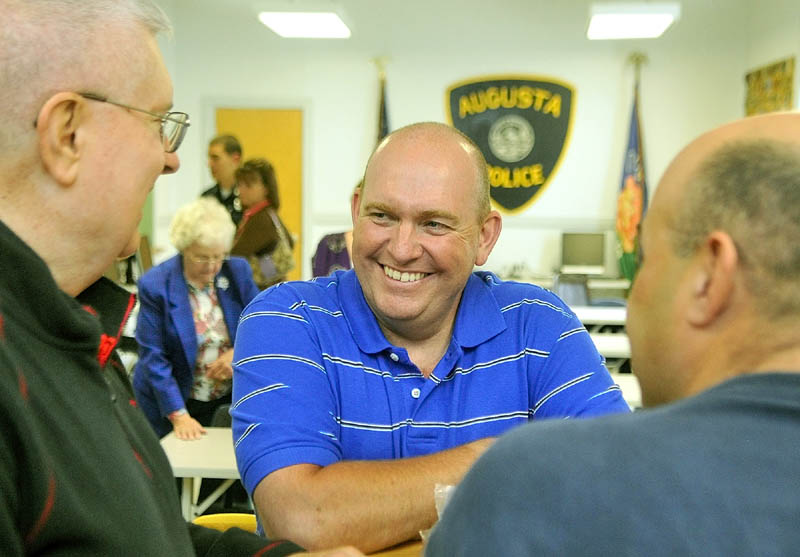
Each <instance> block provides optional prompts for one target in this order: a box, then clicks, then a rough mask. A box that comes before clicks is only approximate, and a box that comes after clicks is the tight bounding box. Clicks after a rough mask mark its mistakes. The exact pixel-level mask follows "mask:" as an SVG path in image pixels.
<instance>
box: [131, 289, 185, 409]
mask: <svg viewBox="0 0 800 557" xmlns="http://www.w3.org/2000/svg"><path fill="white" fill-rule="evenodd" d="M138 296H139V315H138V317H137V320H136V342H137V343H138V345H139V360H138V361H137V362H136V373H140V374H143V379H145V381H146V382H147V383H148V384H149V385H150V386H151V387H152V388H153V394H154V395H155V397H156V400H157V402H158V407H159V410H160V412H161V415H162V416H166V415H167V414H169V413H170V412H173V411H175V410H178V409H179V408H183V406H184V401H183V397H182V396H181V391H180V387H179V386H178V382H177V381H176V380H175V377H174V375H173V368H172V362H171V361H170V359H169V357H168V355H167V354H168V350H167V346H166V342H167V338H168V334H167V331H166V327H167V322H168V320H167V317H166V311H167V308H166V307H165V301H164V299H163V298H162V297H161V296H160V295H158V294H156V293H154V292H152V291H151V289H150V286H149V285H148V284H147V283H146V282H144V281H140V283H139V293H138Z"/></svg>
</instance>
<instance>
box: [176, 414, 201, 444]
mask: <svg viewBox="0 0 800 557" xmlns="http://www.w3.org/2000/svg"><path fill="white" fill-rule="evenodd" d="M170 421H171V422H172V429H174V430H175V437H177V438H178V439H183V440H184V441H195V440H197V439H200V437H202V436H203V435H205V434H206V428H204V427H203V426H201V425H200V422H198V421H197V420H195V419H194V418H192V417H191V416H190V415H189V414H182V415H180V416H176V417H174V418H170Z"/></svg>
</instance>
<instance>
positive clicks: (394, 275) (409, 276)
mask: <svg viewBox="0 0 800 557" xmlns="http://www.w3.org/2000/svg"><path fill="white" fill-rule="evenodd" d="M383 272H384V273H386V276H387V277H389V278H391V279H394V280H399V281H400V282H415V281H418V280H421V279H423V278H425V277H427V276H428V273H401V272H400V271H398V270H397V269H392V268H391V267H388V266H386V265H384V266H383Z"/></svg>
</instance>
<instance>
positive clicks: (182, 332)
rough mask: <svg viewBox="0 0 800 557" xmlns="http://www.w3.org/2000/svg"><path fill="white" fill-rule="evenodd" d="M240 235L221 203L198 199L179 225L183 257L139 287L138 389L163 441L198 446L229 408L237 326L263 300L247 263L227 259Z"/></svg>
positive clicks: (175, 234) (176, 239) (175, 227)
mask: <svg viewBox="0 0 800 557" xmlns="http://www.w3.org/2000/svg"><path fill="white" fill-rule="evenodd" d="M234 230H235V226H234V224H233V222H232V221H231V218H230V215H229V214H228V211H227V210H226V209H225V208H224V207H223V206H222V205H220V204H219V202H217V201H216V200H215V199H212V198H209V197H201V198H199V199H197V200H196V201H194V202H192V203H190V204H189V205H186V206H184V207H182V208H181V209H179V210H178V212H177V213H176V214H175V217H174V218H173V219H172V223H171V225H170V231H169V235H170V241H171V242H172V244H173V245H174V246H175V248H176V249H177V250H178V252H179V253H178V255H176V256H174V257H172V258H171V259H168V260H166V261H164V262H163V263H161V264H160V265H157V266H155V267H153V268H152V269H150V270H149V271H148V272H147V273H145V274H144V275H142V277H141V278H140V279H139V285H138V288H139V302H140V304H141V306H140V309H139V317H138V320H137V324H136V341H137V343H138V344H139V361H138V362H137V364H136V369H135V371H134V376H133V386H134V390H135V392H136V400H137V402H138V404H139V406H140V407H141V409H142V410H143V411H144V413H145V415H146V416H147V418H148V420H149V421H150V423H151V424H152V425H153V428H154V429H155V431H156V433H158V435H159V436H162V437H163V436H164V435H166V434H167V433H169V432H170V430H172V429H174V430H175V435H176V436H177V437H179V438H181V439H197V438H199V437H200V435H202V434H203V433H205V429H204V428H203V426H207V425H210V422H211V418H212V416H213V415H214V412H215V410H216V409H217V408H219V407H220V406H222V405H223V404H226V403H228V404H229V403H230V400H231V376H232V375H233V369H232V367H231V364H232V360H233V342H234V339H235V337H236V325H237V322H238V320H239V315H240V314H241V312H242V309H243V308H244V306H246V305H247V304H248V303H249V302H250V300H252V299H253V298H254V297H255V295H256V294H258V288H257V287H256V285H255V283H254V282H253V277H252V274H251V271H250V266H249V265H248V263H247V261H245V260H244V259H242V258H239V257H232V258H231V257H229V256H228V252H229V251H230V248H231V243H232V242H233V235H234Z"/></svg>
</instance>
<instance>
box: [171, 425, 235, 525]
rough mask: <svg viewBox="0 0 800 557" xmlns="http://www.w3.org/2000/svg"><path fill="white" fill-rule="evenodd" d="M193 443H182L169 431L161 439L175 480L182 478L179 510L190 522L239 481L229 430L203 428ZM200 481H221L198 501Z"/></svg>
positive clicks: (223, 428) (231, 436)
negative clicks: (199, 436)
mask: <svg viewBox="0 0 800 557" xmlns="http://www.w3.org/2000/svg"><path fill="white" fill-rule="evenodd" d="M206 432H207V433H206V434H205V435H204V436H203V437H202V438H201V439H199V440H197V441H182V440H180V439H178V438H177V437H175V432H170V433H169V434H168V435H167V436H166V437H164V438H163V439H161V447H162V448H163V449H164V452H165V453H167V458H168V459H169V463H170V465H171V466H172V473H173V475H174V476H175V477H176V478H183V492H182V493H181V508H182V510H183V518H184V519H186V520H193V519H194V518H196V517H198V516H200V515H201V514H203V513H204V512H205V510H206V509H207V508H208V507H209V505H211V503H213V502H214V501H216V500H217V499H218V498H219V496H220V495H222V494H223V493H225V490H226V489H228V488H229V487H230V486H231V484H233V482H234V481H235V480H238V479H239V470H238V469H237V468H236V457H235V456H234V454H233V434H232V433H231V428H229V427H207V428H206ZM203 478H219V479H223V480H225V481H224V482H223V483H222V484H221V485H220V486H219V487H218V488H217V489H215V490H214V492H213V493H211V494H210V495H209V496H208V497H206V498H205V499H204V500H203V501H200V502H198V501H197V499H198V497H199V495H200V483H201V481H202V479H203Z"/></svg>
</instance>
